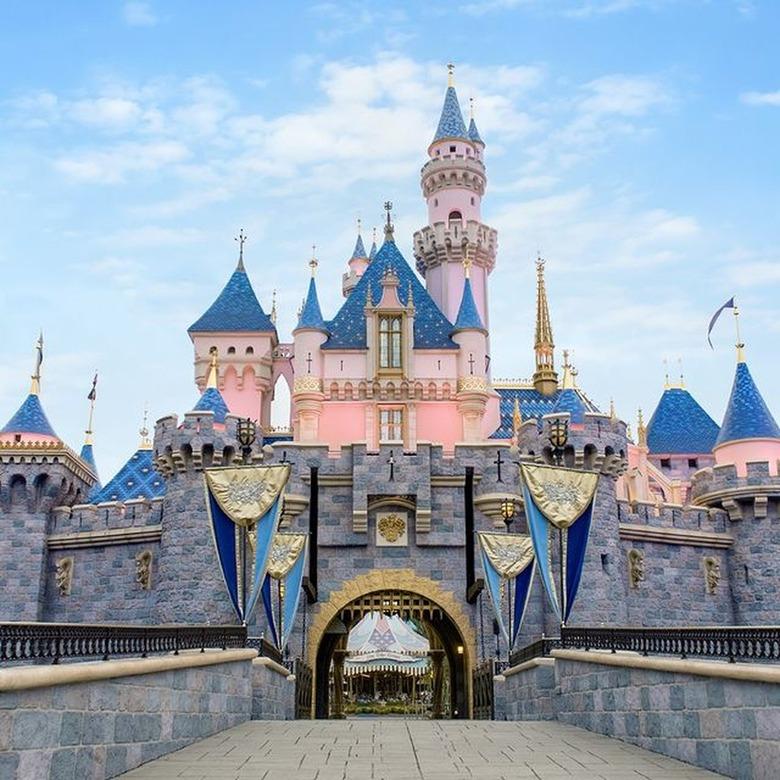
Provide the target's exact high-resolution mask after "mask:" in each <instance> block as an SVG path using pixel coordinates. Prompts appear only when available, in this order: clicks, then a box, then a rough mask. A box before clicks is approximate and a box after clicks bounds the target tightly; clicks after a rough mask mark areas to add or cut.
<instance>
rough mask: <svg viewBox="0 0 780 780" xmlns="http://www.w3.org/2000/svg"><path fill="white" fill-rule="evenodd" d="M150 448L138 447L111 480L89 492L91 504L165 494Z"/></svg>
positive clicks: (156, 496)
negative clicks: (95, 490)
mask: <svg viewBox="0 0 780 780" xmlns="http://www.w3.org/2000/svg"><path fill="white" fill-rule="evenodd" d="M152 456H153V453H152V451H151V450H150V449H138V450H136V451H135V452H134V453H133V454H132V455H131V456H130V459H129V460H128V461H127V463H125V465H124V466H122V468H121V469H119V471H118V472H117V473H116V475H115V476H114V477H113V478H112V479H111V481H110V482H109V483H108V484H107V485H105V486H104V487H103V488H101V489H100V490H98V491H97V492H93V493H91V494H90V497H89V500H90V501H91V502H92V503H93V504H100V503H102V502H103V501H130V500H131V499H134V498H159V497H160V496H163V495H165V480H164V479H163V478H162V476H161V475H160V474H159V472H157V471H155V468H154V461H153V457H152Z"/></svg>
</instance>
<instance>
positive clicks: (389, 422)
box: [379, 409, 404, 442]
mask: <svg viewBox="0 0 780 780" xmlns="http://www.w3.org/2000/svg"><path fill="white" fill-rule="evenodd" d="M403 429H404V413H403V409H380V410H379V441H382V442H387V441H403V438H404V430H403Z"/></svg>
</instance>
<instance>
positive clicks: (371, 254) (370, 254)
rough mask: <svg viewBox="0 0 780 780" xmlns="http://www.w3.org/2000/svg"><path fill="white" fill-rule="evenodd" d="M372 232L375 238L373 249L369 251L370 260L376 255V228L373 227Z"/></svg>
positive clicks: (372, 242)
mask: <svg viewBox="0 0 780 780" xmlns="http://www.w3.org/2000/svg"><path fill="white" fill-rule="evenodd" d="M371 232H372V234H373V238H372V241H371V251H370V252H369V253H368V260H369V262H372V261H373V259H374V258H375V257H376V228H371Z"/></svg>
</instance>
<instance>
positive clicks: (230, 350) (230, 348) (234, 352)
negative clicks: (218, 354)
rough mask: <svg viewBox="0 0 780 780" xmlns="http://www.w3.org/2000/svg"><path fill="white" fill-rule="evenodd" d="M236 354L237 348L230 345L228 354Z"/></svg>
mask: <svg viewBox="0 0 780 780" xmlns="http://www.w3.org/2000/svg"><path fill="white" fill-rule="evenodd" d="M235 354H236V348H235V347H228V355H235Z"/></svg>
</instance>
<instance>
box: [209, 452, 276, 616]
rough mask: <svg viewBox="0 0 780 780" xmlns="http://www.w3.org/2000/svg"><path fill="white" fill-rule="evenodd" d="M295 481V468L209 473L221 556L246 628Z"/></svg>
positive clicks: (242, 468)
mask: <svg viewBox="0 0 780 780" xmlns="http://www.w3.org/2000/svg"><path fill="white" fill-rule="evenodd" d="M289 477H290V465H289V464H284V465H279V466H240V467H231V468H215V469H206V470H205V471H204V479H205V487H206V508H207V510H208V515H209V521H210V522H211V530H212V534H213V537H214V545H215V547H216V550H217V558H218V559H219V565H220V568H221V570H222V576H223V578H224V580H225V586H226V588H227V591H228V596H229V597H230V601H231V603H232V604H233V609H234V610H235V611H236V615H238V619H239V620H240V621H241V622H242V623H244V624H246V623H248V622H249V618H250V617H251V615H252V612H253V610H254V608H255V605H256V604H257V601H258V599H259V597H260V591H261V589H262V585H263V581H264V579H265V574H266V569H267V566H268V557H269V555H270V552H271V543H272V541H273V538H274V534H275V533H276V528H277V526H278V524H279V515H280V513H281V509H282V503H283V500H284V488H285V486H286V484H287V480H288V479H289Z"/></svg>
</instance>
